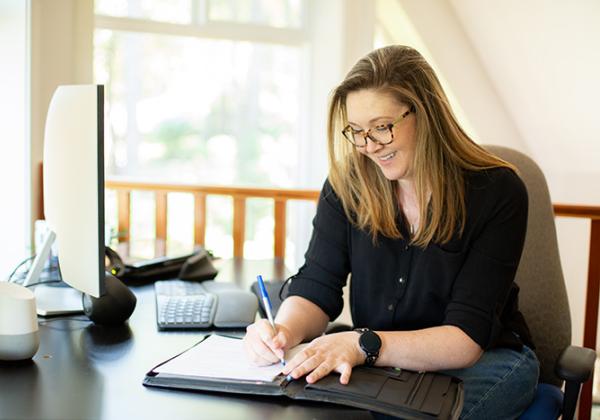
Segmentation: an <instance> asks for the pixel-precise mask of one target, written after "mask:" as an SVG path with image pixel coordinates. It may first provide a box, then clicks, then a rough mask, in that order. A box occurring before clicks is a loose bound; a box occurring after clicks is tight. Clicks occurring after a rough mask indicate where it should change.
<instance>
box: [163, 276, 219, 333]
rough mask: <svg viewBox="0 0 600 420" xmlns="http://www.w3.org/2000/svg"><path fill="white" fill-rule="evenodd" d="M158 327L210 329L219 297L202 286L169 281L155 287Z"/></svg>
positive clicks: (187, 282)
mask: <svg viewBox="0 0 600 420" xmlns="http://www.w3.org/2000/svg"><path fill="white" fill-rule="evenodd" d="M154 292H155V295H156V323H157V325H158V328H159V329H161V330H168V329H195V328H210V327H211V326H212V325H213V321H214V318H215V312H216V308H217V296H216V295H215V294H214V293H210V292H208V291H207V290H206V289H205V288H204V287H203V286H202V284H201V283H195V282H189V281H182V280H168V281H157V282H155V283H154Z"/></svg>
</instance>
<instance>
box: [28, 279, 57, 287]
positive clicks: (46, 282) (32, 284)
mask: <svg viewBox="0 0 600 420" xmlns="http://www.w3.org/2000/svg"><path fill="white" fill-rule="evenodd" d="M62 282H63V281H62V280H45V281H38V282H35V283H31V284H28V285H27V286H25V287H32V286H37V285H38V284H50V283H62Z"/></svg>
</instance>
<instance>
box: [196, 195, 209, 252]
mask: <svg viewBox="0 0 600 420" xmlns="http://www.w3.org/2000/svg"><path fill="white" fill-rule="evenodd" d="M205 240H206V194H204V193H194V244H195V245H201V246H204V243H205Z"/></svg>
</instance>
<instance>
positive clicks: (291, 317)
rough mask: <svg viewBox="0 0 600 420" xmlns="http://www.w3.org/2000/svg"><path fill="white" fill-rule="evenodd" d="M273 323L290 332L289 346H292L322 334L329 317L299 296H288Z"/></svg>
mask: <svg viewBox="0 0 600 420" xmlns="http://www.w3.org/2000/svg"><path fill="white" fill-rule="evenodd" d="M275 322H276V323H277V324H280V325H283V326H285V327H286V328H287V329H288V330H289V331H290V332H291V334H292V343H291V345H292V346H294V345H296V344H299V343H301V342H302V341H305V340H312V339H313V338H315V337H318V336H319V335H321V334H323V332H324V331H325V328H327V323H328V322H329V317H328V316H327V314H326V313H325V312H323V310H322V309H321V308H319V307H318V306H317V305H315V304H314V303H312V302H311V301H309V300H307V299H305V298H303V297H300V296H290V297H289V298H287V299H285V300H284V301H283V303H282V304H281V306H280V307H279V310H278V311H277V316H276V317H275Z"/></svg>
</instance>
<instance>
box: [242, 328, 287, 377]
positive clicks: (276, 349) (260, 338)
mask: <svg viewBox="0 0 600 420" xmlns="http://www.w3.org/2000/svg"><path fill="white" fill-rule="evenodd" d="M275 327H276V329H277V333H276V332H275V331H273V326H272V325H271V323H270V322H269V321H268V320H266V319H261V320H259V321H256V322H255V323H254V324H251V325H249V326H248V327H247V328H246V336H245V337H244V347H245V348H246V354H247V355H248V358H249V359H250V361H251V362H252V363H254V364H255V365H257V366H267V365H272V364H273V363H277V362H279V361H280V360H281V359H282V358H283V356H284V354H285V351H286V350H287V349H289V348H290V347H291V346H292V344H293V343H292V333H291V332H290V330H289V329H288V328H287V327H286V326H284V325H281V324H275Z"/></svg>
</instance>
